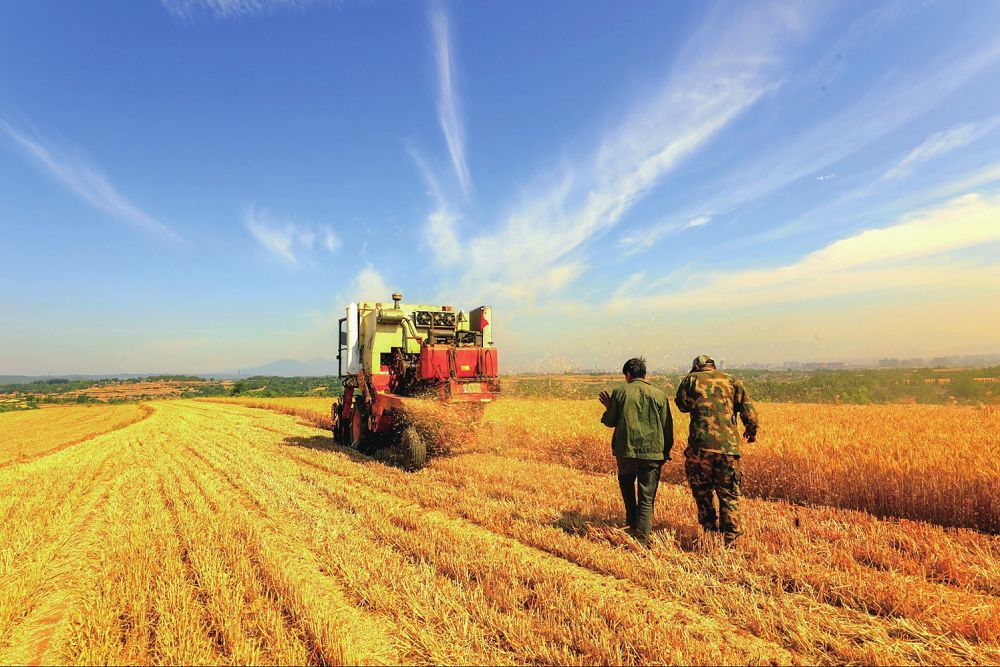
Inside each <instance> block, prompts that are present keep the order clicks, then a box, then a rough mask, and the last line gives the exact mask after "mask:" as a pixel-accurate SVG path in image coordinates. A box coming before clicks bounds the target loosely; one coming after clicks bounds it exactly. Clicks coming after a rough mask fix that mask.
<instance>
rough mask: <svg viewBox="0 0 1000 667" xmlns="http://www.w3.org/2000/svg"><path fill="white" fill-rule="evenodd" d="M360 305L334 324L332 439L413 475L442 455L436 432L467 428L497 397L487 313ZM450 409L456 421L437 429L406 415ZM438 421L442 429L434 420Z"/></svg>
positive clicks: (396, 300) (395, 298)
mask: <svg viewBox="0 0 1000 667" xmlns="http://www.w3.org/2000/svg"><path fill="white" fill-rule="evenodd" d="M402 299H403V295H402V294H393V295H392V301H393V303H392V305H387V304H382V303H375V302H370V301H362V302H360V303H352V304H350V305H349V306H347V316H346V317H342V318H341V319H340V327H339V328H340V345H339V349H338V352H337V362H338V368H339V374H340V377H341V378H343V384H344V397H343V399H342V400H341V401H337V402H334V404H333V407H332V408H331V417H332V419H333V437H334V439H335V440H336V441H337V442H339V443H341V444H343V445H347V446H350V447H354V448H356V449H358V450H360V451H362V452H364V453H366V454H376V455H380V456H384V457H387V458H389V459H390V460H392V461H393V462H396V463H398V464H400V465H402V466H403V467H405V468H407V469H410V470H415V469H417V468H420V467H422V466H423V465H424V464H425V463H426V462H427V456H428V452H429V451H430V452H434V451H438V450H440V449H443V443H440V442H438V441H439V440H440V439H441V429H451V430H454V429H458V428H466V429H468V428H471V427H473V426H475V424H476V423H477V422H478V420H479V418H480V417H481V416H482V413H483V409H484V408H485V405H486V404H487V403H489V402H490V401H493V400H494V399H496V398H497V397H498V395H499V393H500V381H499V379H498V375H499V373H498V366H497V349H496V348H495V347H494V346H493V337H492V326H491V325H490V321H491V319H492V317H493V313H492V308H490V307H489V306H480V307H479V308H476V309H474V310H471V311H469V313H468V314H466V313H464V312H462V311H459V312H457V313H456V312H455V311H454V309H452V307H451V306H425V305H404V304H402V303H400V302H401V301H402ZM444 404H448V405H453V406H454V407H453V408H452V409H453V410H454V412H455V413H456V414H457V416H451V419H456V420H457V421H454V422H449V423H447V424H445V423H438V424H437V427H438V428H437V429H429V428H428V425H427V424H421V423H417V422H416V421H415V420H413V419H412V418H411V417H412V414H414V413H415V412H420V411H421V410H420V409H421V408H422V407H424V408H426V407H428V406H430V405H444ZM438 421H442V420H441V419H440V418H439V419H438Z"/></svg>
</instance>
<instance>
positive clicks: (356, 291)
mask: <svg viewBox="0 0 1000 667" xmlns="http://www.w3.org/2000/svg"><path fill="white" fill-rule="evenodd" d="M390 293H391V290H390V288H389V284H388V283H387V282H386V280H385V277H384V276H383V275H382V274H381V273H379V272H378V271H376V270H375V268H374V267H373V266H372V265H371V264H369V265H367V266H366V267H365V268H364V269H362V270H361V272H360V273H359V274H358V277H357V278H355V279H354V282H352V283H351V294H352V296H351V301H358V300H364V299H372V300H375V301H387V300H388V298H389V295H390Z"/></svg>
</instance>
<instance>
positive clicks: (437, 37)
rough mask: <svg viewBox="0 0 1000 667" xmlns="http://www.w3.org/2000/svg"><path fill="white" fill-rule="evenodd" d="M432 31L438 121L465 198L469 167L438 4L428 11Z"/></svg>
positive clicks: (445, 29) (445, 18)
mask: <svg viewBox="0 0 1000 667" xmlns="http://www.w3.org/2000/svg"><path fill="white" fill-rule="evenodd" d="M431 27H432V29H433V32H434V60H435V64H436V65H437V75H438V121H439V122H440V123H441V130H442V131H443V132H444V138H445V141H446V142H447V143H448V153H449V154H450V155H451V164H452V167H453V168H454V170H455V176H456V177H457V178H458V183H459V185H460V186H461V188H462V192H463V193H464V194H465V195H466V196H467V195H468V194H469V188H470V186H471V179H470V177H469V167H468V165H467V164H466V161H465V127H464V125H463V124H462V117H461V109H460V107H459V98H458V95H457V94H456V92H455V64H454V57H453V53H452V46H451V35H450V34H449V30H448V16H447V14H445V12H444V9H443V8H442V7H441V5H440V4H437V5H435V6H434V9H433V10H432V12H431Z"/></svg>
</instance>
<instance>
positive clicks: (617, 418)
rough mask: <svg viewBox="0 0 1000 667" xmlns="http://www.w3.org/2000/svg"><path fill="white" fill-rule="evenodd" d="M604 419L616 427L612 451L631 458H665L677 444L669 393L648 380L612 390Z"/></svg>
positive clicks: (602, 421)
mask: <svg viewBox="0 0 1000 667" xmlns="http://www.w3.org/2000/svg"><path fill="white" fill-rule="evenodd" d="M601 423H602V424H604V425H605V426H610V427H611V428H613V429H615V434H614V435H613V436H612V438H611V452H612V453H613V454H614V455H615V456H624V457H626V458H630V459H645V460H648V461H662V460H663V459H666V458H668V457H669V456H670V450H671V448H672V447H673V446H674V418H673V415H671V414H670V401H669V400H667V395H666V394H664V393H663V392H662V391H660V390H659V389H657V388H656V387H654V386H653V385H651V384H649V383H648V382H646V381H645V380H641V379H640V380H633V381H632V382H626V383H625V384H620V385H618V386H617V387H615V390H614V391H613V392H611V401H610V402H609V403H608V407H607V409H606V410H605V411H604V416H603V417H601Z"/></svg>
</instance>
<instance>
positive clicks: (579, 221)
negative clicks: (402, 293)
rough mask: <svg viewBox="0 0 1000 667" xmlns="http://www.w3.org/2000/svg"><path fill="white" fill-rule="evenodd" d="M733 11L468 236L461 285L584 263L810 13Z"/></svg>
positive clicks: (514, 281)
mask: <svg viewBox="0 0 1000 667" xmlns="http://www.w3.org/2000/svg"><path fill="white" fill-rule="evenodd" d="M738 13H739V16H735V17H734V16H726V17H724V18H722V17H713V18H717V19H718V20H719V21H723V22H724V24H722V25H719V24H718V23H717V22H716V21H715V20H713V21H709V22H708V23H707V24H706V25H705V26H703V28H702V29H701V30H700V31H698V32H696V34H694V35H693V36H692V39H691V44H690V45H689V46H688V48H687V49H685V51H684V53H683V55H682V57H681V58H680V59H679V61H678V62H677V63H675V65H674V67H673V69H672V71H673V75H672V76H671V77H669V78H668V80H667V81H666V82H665V85H663V86H662V87H659V88H658V89H655V90H653V91H652V92H651V93H650V94H649V95H648V96H647V97H646V98H645V99H642V100H640V101H639V102H638V103H637V104H635V105H634V106H633V107H632V109H631V112H630V113H628V114H626V115H625V116H624V117H623V118H622V119H621V121H620V123H619V124H618V126H617V127H615V128H614V129H613V130H612V131H611V132H609V133H607V134H606V135H605V136H604V137H603V138H602V140H601V141H600V143H599V145H598V147H597V149H596V150H595V151H594V152H593V153H592V154H591V155H590V156H589V157H586V158H584V159H582V160H578V161H576V162H575V163H574V164H572V165H570V167H569V168H567V169H566V170H565V173H564V174H563V176H562V177H561V178H559V179H558V180H557V181H556V183H555V184H554V185H551V186H550V187H547V188H540V189H539V191H537V192H536V193H534V194H533V195H532V196H526V197H525V198H524V200H523V202H522V203H521V205H520V206H518V207H516V208H515V209H514V210H513V212H512V213H510V214H509V215H508V216H507V218H506V220H505V221H504V223H503V226H502V227H501V229H500V231H498V232H496V233H492V234H485V235H481V236H479V237H477V238H474V239H472V241H471V242H470V243H469V259H470V262H469V265H470V266H473V267H475V270H474V271H470V272H469V273H468V274H467V275H466V276H465V277H463V279H462V280H461V284H463V285H465V286H470V285H473V286H474V285H478V286H479V287H480V289H479V293H480V294H482V295H483V296H486V295H490V296H489V298H492V299H495V298H496V295H497V294H498V293H500V294H501V295H502V294H512V295H513V294H518V295H520V294H524V293H530V292H531V286H532V285H533V284H535V283H536V282H537V281H538V280H539V278H540V277H542V276H544V275H545V274H546V272H547V271H549V270H550V269H551V268H552V267H555V266H562V265H565V264H567V262H572V264H573V266H575V267H577V270H583V268H584V266H585V261H584V259H583V258H581V257H578V256H577V255H578V254H580V253H581V252H583V251H584V246H585V245H586V244H588V243H590V242H592V241H594V240H595V239H597V238H599V237H600V236H602V235H603V234H604V233H605V232H607V230H609V229H610V228H612V227H614V226H615V225H616V224H618V223H619V222H620V221H621V219H622V218H623V216H624V215H625V214H626V213H627V212H628V211H629V210H630V209H631V208H632V206H633V205H634V204H635V203H636V202H638V201H640V200H641V199H642V198H643V197H645V196H646V195H647V194H648V193H649V192H650V191H651V190H652V189H653V188H654V187H656V186H657V185H658V184H660V183H661V182H662V181H663V179H664V178H665V177H666V176H667V175H668V174H669V173H670V172H671V171H673V170H674V169H675V168H676V167H677V165H679V164H681V163H682V161H683V160H685V159H686V158H688V157H689V156H691V155H692V154H694V153H695V152H696V151H698V150H700V149H701V148H702V147H703V146H705V145H706V144H707V142H709V141H710V140H711V139H712V138H713V137H715V136H716V135H717V134H718V133H719V132H720V131H721V130H722V129H723V128H724V127H726V126H727V125H728V124H729V123H731V122H732V121H733V120H734V119H735V118H737V117H738V116H739V115H740V114H742V113H743V112H744V111H746V110H747V109H749V108H750V107H751V106H753V105H754V104H755V103H756V102H757V101H758V100H760V99H761V98H762V97H763V96H764V95H766V94H767V93H768V92H770V91H772V90H774V89H775V88H776V87H777V86H778V85H780V81H781V72H780V70H781V59H780V52H781V50H782V47H783V46H784V45H785V44H786V42H787V41H788V39H789V38H790V36H791V35H793V34H798V32H799V31H800V30H801V29H802V26H803V24H804V23H808V22H809V17H808V16H803V15H802V14H800V13H799V9H798V8H791V9H790V8H788V7H785V6H779V5H777V4H775V5H770V6H764V5H756V4H755V5H747V6H745V8H742V9H741V10H740V11H739V12H738ZM692 219H697V218H689V219H688V221H690V220H692ZM699 222H700V220H699ZM660 233H662V232H660Z"/></svg>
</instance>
